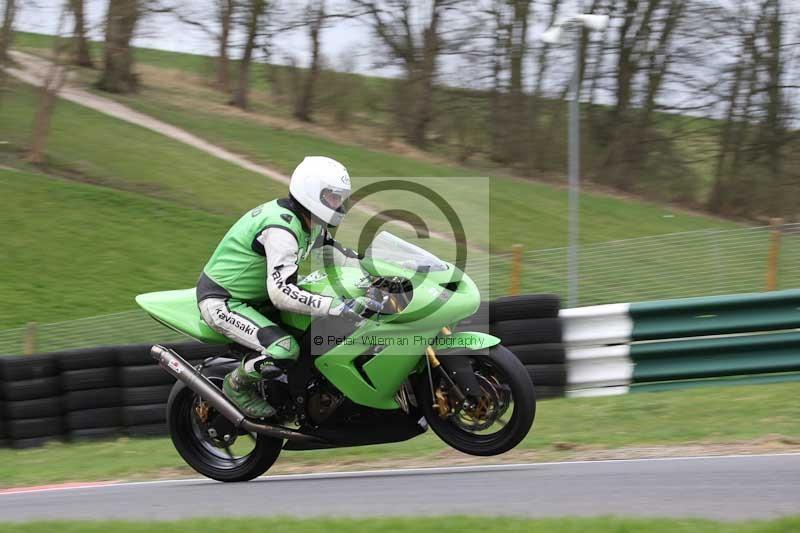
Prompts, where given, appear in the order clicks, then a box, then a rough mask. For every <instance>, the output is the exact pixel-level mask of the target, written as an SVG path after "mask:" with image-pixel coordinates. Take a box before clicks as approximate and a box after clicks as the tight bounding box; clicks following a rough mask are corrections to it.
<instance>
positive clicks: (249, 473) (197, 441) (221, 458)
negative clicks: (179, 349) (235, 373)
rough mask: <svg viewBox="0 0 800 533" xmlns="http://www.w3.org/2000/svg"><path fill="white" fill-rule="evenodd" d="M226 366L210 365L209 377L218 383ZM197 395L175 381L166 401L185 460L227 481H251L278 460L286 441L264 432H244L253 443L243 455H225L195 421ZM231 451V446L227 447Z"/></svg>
mask: <svg viewBox="0 0 800 533" xmlns="http://www.w3.org/2000/svg"><path fill="white" fill-rule="evenodd" d="M225 372H226V370H223V369H221V368H211V369H209V371H208V373H207V375H206V377H208V378H209V379H210V380H211V382H212V383H214V384H215V385H217V386H218V387H221V386H222V378H224V376H225ZM197 401H198V396H197V393H195V392H194V391H193V390H191V389H190V388H188V387H187V386H186V385H184V384H183V383H181V382H178V383H176V384H175V386H174V387H173V388H172V392H171V393H170V395H169V401H168V403H167V425H168V427H169V435H170V438H171V439H172V443H173V445H174V446H175V449H176V450H177V451H178V453H179V454H180V456H181V457H182V458H183V460H184V461H186V463H187V464H188V465H189V466H191V467H192V468H193V469H195V470H196V471H197V472H198V473H200V474H202V475H204V476H206V477H209V478H211V479H216V480H217V481H224V482H237V481H249V480H251V479H254V478H256V477H258V476H260V475H261V474H263V473H264V472H266V471H267V470H269V468H270V467H271V466H272V465H273V464H274V463H275V461H276V460H277V459H278V456H279V455H280V453H281V448H282V447H283V441H282V440H281V439H275V438H272V437H267V436H264V435H258V434H255V435H251V434H249V433H245V434H241V435H239V436H238V437H237V438H238V439H252V440H253V441H254V445H253V448H252V450H250V451H249V452H248V453H247V455H245V456H243V457H233V456H226V453H225V452H222V451H218V450H217V449H215V448H214V446H213V445H212V444H211V443H209V442H208V441H207V440H206V439H203V438H202V435H200V434H199V432H198V431H197V423H196V421H193V417H194V416H195V412H194V409H195V407H196V405H197ZM227 451H228V452H230V448H228V450H227Z"/></svg>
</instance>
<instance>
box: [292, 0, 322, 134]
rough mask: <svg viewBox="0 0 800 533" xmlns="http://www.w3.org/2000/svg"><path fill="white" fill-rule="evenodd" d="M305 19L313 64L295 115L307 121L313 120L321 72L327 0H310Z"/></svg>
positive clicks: (296, 103)
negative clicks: (315, 97) (321, 46)
mask: <svg viewBox="0 0 800 533" xmlns="http://www.w3.org/2000/svg"><path fill="white" fill-rule="evenodd" d="M305 19H306V24H307V26H308V33H309V38H310V40H311V65H310V66H309V69H308V74H307V75H306V77H305V81H304V83H303V88H302V89H301V91H300V94H299V95H298V97H297V99H296V101H295V107H294V116H295V117H296V118H298V119H300V120H303V121H305V122H310V121H311V115H312V111H313V100H314V90H315V88H316V85H317V82H318V81H319V74H320V68H321V66H320V59H321V52H320V34H321V33H322V28H323V26H324V24H325V20H326V14H325V0H310V1H309V2H308V4H307V5H306V9H305Z"/></svg>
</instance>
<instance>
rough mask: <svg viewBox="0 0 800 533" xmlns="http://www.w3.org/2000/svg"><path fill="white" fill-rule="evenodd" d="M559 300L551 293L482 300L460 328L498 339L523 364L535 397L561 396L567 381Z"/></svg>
mask: <svg viewBox="0 0 800 533" xmlns="http://www.w3.org/2000/svg"><path fill="white" fill-rule="evenodd" d="M560 308H561V302H560V300H559V298H558V296H556V295H552V294H525V295H521V296H506V297H503V298H498V299H497V300H494V301H492V302H484V303H483V304H481V308H480V309H479V310H478V312H477V313H476V314H475V315H474V316H473V317H470V318H469V319H467V320H465V321H463V322H461V323H460V324H459V325H458V329H459V330H462V331H467V330H478V331H485V332H488V333H491V334H492V335H495V336H497V337H499V338H500V341H501V342H502V344H503V346H505V347H506V348H508V349H509V350H510V351H511V352H512V353H513V354H514V355H516V356H517V358H518V359H519V360H520V361H521V362H522V364H523V365H525V370H527V372H528V375H529V376H530V378H531V380H532V381H533V385H534V388H535V390H536V398H537V399H539V400H541V399H545V398H557V397H560V396H564V393H565V390H566V384H567V366H566V352H565V349H564V344H563V340H562V337H563V327H562V320H561V318H559V312H560Z"/></svg>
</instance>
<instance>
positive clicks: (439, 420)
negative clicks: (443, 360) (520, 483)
mask: <svg viewBox="0 0 800 533" xmlns="http://www.w3.org/2000/svg"><path fill="white" fill-rule="evenodd" d="M459 357H471V358H472V360H473V368H474V369H475V370H476V373H480V372H482V373H483V374H493V375H494V379H495V380H496V382H497V383H499V384H500V385H502V388H503V390H504V393H506V394H510V401H511V402H513V412H512V413H511V414H510V418H509V420H507V421H506V422H505V423H504V425H503V426H502V428H501V429H499V430H498V431H496V432H494V433H490V434H486V433H481V432H483V431H485V428H483V427H479V426H476V430H475V432H471V431H469V430H467V429H465V427H464V424H460V423H459V421H458V420H457V416H456V415H455V414H451V415H449V416H446V417H442V416H440V415H439V413H438V412H437V410H436V408H435V407H434V404H435V403H436V400H435V399H434V398H433V397H432V395H431V388H430V383H429V381H428V377H427V376H426V375H423V376H421V379H419V380H418V382H417V387H416V396H417V399H418V400H420V401H419V403H420V404H421V405H420V408H421V409H422V413H423V415H424V416H425V419H426V420H427V421H428V424H429V425H430V427H431V429H433V431H434V433H436V435H437V436H438V437H439V438H440V439H442V440H443V441H444V442H445V443H447V444H449V445H450V446H452V447H453V448H455V449H456V450H459V451H461V452H464V453H467V454H470V455H478V456H491V455H499V454H501V453H504V452H507V451H508V450H510V449H512V448H514V447H515V446H516V445H517V444H519V443H520V442H521V441H522V439H524V438H525V436H526V435H527V434H528V432H529V431H530V429H531V427H532V426H533V420H534V418H535V416H536V396H535V393H534V388H533V383H532V382H531V379H530V377H529V376H528V373H527V371H526V370H525V367H524V366H523V365H522V363H520V362H519V360H518V359H517V358H516V356H515V355H514V354H513V353H511V352H510V351H509V350H508V349H507V348H505V347H504V346H502V345H498V346H495V347H494V348H491V349H490V350H489V353H488V354H485V353H469V354H467V353H465V354H462V355H459ZM438 385H439V382H438V381H437V375H436V373H435V372H434V388H437V387H438ZM496 399H497V397H495V398H492V400H496ZM507 408H508V406H506V409H507ZM503 416H504V415H503V414H501V415H500V416H499V419H500V420H502V418H503Z"/></svg>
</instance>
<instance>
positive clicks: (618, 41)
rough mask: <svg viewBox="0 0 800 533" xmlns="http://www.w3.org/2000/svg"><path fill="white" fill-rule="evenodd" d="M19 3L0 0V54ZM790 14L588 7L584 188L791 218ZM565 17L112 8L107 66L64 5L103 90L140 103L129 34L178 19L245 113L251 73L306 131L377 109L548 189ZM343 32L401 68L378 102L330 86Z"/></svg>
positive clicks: (412, 130)
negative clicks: (354, 33)
mask: <svg viewBox="0 0 800 533" xmlns="http://www.w3.org/2000/svg"><path fill="white" fill-rule="evenodd" d="M24 1H25V0H6V2H5V7H4V9H3V12H2V13H3V25H2V28H0V60H3V61H6V60H7V51H8V49H9V48H10V46H11V41H12V39H13V31H12V28H13V22H14V17H15V15H16V13H17V12H18V11H19V9H20V3H22V2H24ZM795 4H796V3H795V2H793V1H792V0H585V1H584V8H585V9H584V10H585V12H592V13H598V14H606V15H608V16H609V17H610V20H611V25H610V28H609V30H608V31H606V32H605V33H603V34H590V33H589V32H587V31H585V30H584V31H583V33H582V35H581V36H580V39H579V42H578V44H577V46H579V53H580V57H581V61H580V62H579V64H578V73H579V80H580V91H579V92H580V98H581V102H582V104H583V106H582V109H583V111H582V123H583V125H582V141H583V143H582V156H583V158H584V162H585V163H584V169H585V170H584V175H585V177H587V178H589V179H590V180H591V181H593V182H595V183H597V184H599V185H602V186H608V187H611V188H613V189H615V190H620V191H624V192H629V193H634V194H638V195H643V196H646V197H652V198H656V199H659V200H666V201H673V202H680V203H683V204H685V205H690V206H693V207H700V208H703V209H707V210H709V211H711V212H713V213H718V214H721V215H727V216H736V217H747V218H759V217H775V216H780V217H784V218H786V219H797V218H798V209H797V208H796V207H795V206H796V205H797V204H798V200H800V179H798V178H800V139H798V133H797V132H798V104H797V100H798V99H797V96H798V88H800V83H799V82H800V80H798V79H797V78H798V73H799V72H800V69H799V68H798V61H800V53H798V52H800V46H798V44H799V43H800V16H798V15H800V7H799V6H797V5H795ZM572 8H574V6H573V3H571V2H565V1H564V0H413V1H412V0H302V1H300V0H296V1H290V0H207V1H204V2H188V1H183V2H181V1H177V0H109V1H108V4H107V11H106V17H105V24H104V28H103V33H104V41H105V45H104V47H103V49H102V50H103V51H102V57H98V58H93V57H91V54H90V46H89V42H88V37H87V33H88V32H87V28H86V17H85V14H84V9H85V6H84V0H69V1H67V2H65V4H64V9H65V12H66V13H67V18H68V19H69V21H70V22H71V25H72V26H71V28H70V30H69V31H68V33H69V34H70V35H71V39H70V46H69V50H68V52H69V55H70V58H71V62H72V63H74V64H76V65H80V66H84V67H85V66H96V67H97V68H98V70H99V72H98V79H97V87H98V88H100V89H102V90H105V91H109V92H115V93H131V92H136V90H137V88H138V87H139V83H140V80H139V79H138V77H137V75H136V69H135V60H134V54H133V51H132V48H131V40H132V38H133V37H134V36H135V35H136V33H137V31H139V30H140V29H141V28H142V27H144V26H146V24H147V20H148V17H149V16H150V15H151V14H153V13H169V14H170V16H174V17H175V18H176V20H177V21H180V23H182V24H186V25H189V26H193V27H195V28H199V29H201V30H202V31H203V33H204V35H206V36H207V38H208V39H209V40H210V42H213V43H214V49H215V51H216V57H215V59H214V66H213V69H214V73H213V83H214V85H215V87H216V88H217V89H218V90H219V91H221V92H223V93H225V94H228V95H229V99H230V103H231V105H234V106H237V107H240V108H242V109H247V108H248V107H249V104H250V102H249V96H250V91H253V90H258V87H257V86H256V85H254V83H253V82H252V80H251V76H252V72H253V70H254V68H263V69H264V71H265V75H264V78H265V79H266V80H267V83H268V84H269V86H270V91H272V94H273V96H275V97H279V98H282V99H283V100H284V101H285V102H286V103H287V104H288V105H290V106H291V108H292V110H293V114H294V116H295V117H296V118H297V119H298V120H302V121H313V120H315V117H318V116H320V114H331V113H332V114H334V115H335V116H336V118H337V120H339V121H342V122H346V121H347V120H349V119H350V118H351V117H352V116H353V115H354V114H355V113H359V112H360V113H362V114H376V113H379V114H381V116H383V117H385V120H384V121H383V122H382V123H381V124H382V127H383V128H384V129H385V130H386V131H387V135H388V136H396V137H398V138H401V139H402V140H403V141H405V142H406V143H408V144H410V145H413V146H415V147H417V148H419V149H422V150H432V151H435V152H437V153H444V154H446V155H448V156H450V157H452V158H454V159H456V160H458V161H461V162H469V161H470V160H478V159H480V160H481V161H486V162H490V164H491V165H497V166H499V167H502V168H505V169H510V170H511V171H513V172H516V173H519V174H521V175H526V176H537V177H540V178H544V179H547V178H548V176H556V175H561V174H562V173H563V168H564V162H565V154H566V149H567V146H566V141H565V138H566V126H565V124H566V107H565V104H564V98H565V96H566V95H567V87H568V80H569V77H570V75H571V72H572V68H573V65H574V63H573V58H574V55H575V54H574V50H572V49H571V48H570V46H571V45H570V44H569V43H567V44H564V45H548V44H545V43H543V42H541V40H540V39H538V36H539V35H540V34H541V31H542V30H543V29H544V28H546V27H547V26H549V25H551V24H553V23H554V22H555V21H556V20H557V18H558V17H560V16H563V15H565V14H568V10H569V9H572ZM345 20H348V21H353V20H355V21H357V22H358V23H359V24H363V25H365V26H366V27H368V28H369V30H370V35H371V39H372V41H371V42H370V43H364V47H365V48H366V47H369V48H370V51H371V54H370V58H371V61H373V64H375V65H380V66H392V67H394V68H395V71H396V72H397V77H396V79H392V80H390V81H387V82H386V84H385V86H386V87H389V89H387V90H383V91H382V92H381V93H379V94H375V93H374V92H373V93H372V94H370V92H369V91H370V88H369V87H367V86H366V84H364V83H362V82H357V81H354V80H355V79H356V78H355V77H354V76H349V77H348V76H345V75H337V74H336V72H337V71H338V72H340V73H341V71H343V70H344V71H346V70H352V65H348V64H347V60H346V59H344V60H342V59H341V58H332V57H328V56H326V50H325V49H324V40H323V38H322V37H323V35H324V33H325V32H326V31H328V30H330V29H331V28H332V27H334V26H335V25H336V24H340V23H342V22H343V21H345ZM298 30H299V31H302V32H303V33H304V34H305V36H306V38H307V39H308V43H309V46H308V49H309V53H308V57H307V58H298V57H296V56H294V55H284V56H283V57H281V56H280V55H279V52H278V51H279V50H280V44H281V39H282V37H283V36H284V35H286V32H289V31H298ZM302 59H305V60H302ZM301 61H302V63H303V68H299V67H298V65H299V64H300V63H301ZM334 61H338V62H336V63H334ZM332 63H333V64H332ZM279 64H281V65H282V66H281V65H279ZM287 76H288V77H289V78H290V81H291V83H289V84H288V85H287V84H283V85H281V83H282V82H281V77H284V78H285V77H287ZM325 76H328V77H327V78H326V77H325ZM337 76H338V77H337ZM337 80H338V82H342V84H343V85H342V86H338V87H334V86H335V85H336V84H337V83H338V82H337ZM331 91H335V92H336V94H335V95H334V97H331V94H330V93H331ZM553 179H555V178H553Z"/></svg>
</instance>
